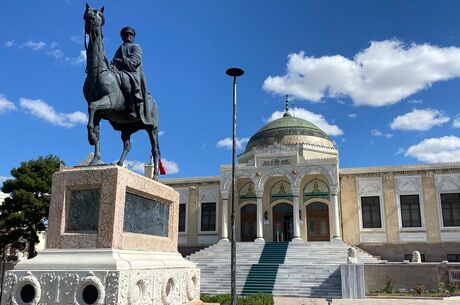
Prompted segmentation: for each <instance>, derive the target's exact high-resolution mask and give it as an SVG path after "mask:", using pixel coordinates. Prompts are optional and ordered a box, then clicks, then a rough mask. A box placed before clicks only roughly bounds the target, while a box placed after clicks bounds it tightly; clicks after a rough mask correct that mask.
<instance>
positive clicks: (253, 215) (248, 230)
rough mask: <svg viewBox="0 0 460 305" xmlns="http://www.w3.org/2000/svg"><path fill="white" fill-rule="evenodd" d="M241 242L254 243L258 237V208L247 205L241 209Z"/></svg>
mask: <svg viewBox="0 0 460 305" xmlns="http://www.w3.org/2000/svg"><path fill="white" fill-rule="evenodd" d="M240 219H241V241H254V240H255V239H256V237H257V206H256V205H255V204H247V205H245V206H243V207H242V208H241V213H240Z"/></svg>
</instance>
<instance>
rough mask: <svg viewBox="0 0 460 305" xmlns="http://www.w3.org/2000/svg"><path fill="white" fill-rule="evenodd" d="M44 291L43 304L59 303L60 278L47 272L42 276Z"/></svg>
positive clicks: (41, 281)
mask: <svg viewBox="0 0 460 305" xmlns="http://www.w3.org/2000/svg"><path fill="white" fill-rule="evenodd" d="M40 283H41V286H42V290H43V295H42V298H41V300H40V301H41V302H43V303H47V304H48V303H49V304H52V303H54V302H59V277H58V276H57V275H56V274H55V273H51V272H47V273H43V274H42V275H40Z"/></svg>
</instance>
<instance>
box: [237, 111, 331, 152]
mask: <svg viewBox="0 0 460 305" xmlns="http://www.w3.org/2000/svg"><path fill="white" fill-rule="evenodd" d="M274 143H278V144H281V145H290V144H311V145H317V146H324V147H331V148H333V147H334V144H333V143H332V141H331V139H330V138H329V137H328V135H327V134H326V133H325V132H324V131H322V130H321V129H320V128H319V127H318V126H316V125H315V124H313V123H311V122H309V121H307V120H304V119H301V118H296V117H293V116H292V115H290V114H289V113H288V112H286V113H285V114H284V116H283V117H282V118H279V119H276V120H273V121H271V122H270V123H268V124H267V125H265V126H264V127H262V128H261V129H259V130H258V131H257V132H256V133H255V134H254V135H253V136H252V137H251V139H249V142H248V145H247V146H246V152H249V151H251V150H252V149H253V148H254V147H264V146H269V145H272V144H274Z"/></svg>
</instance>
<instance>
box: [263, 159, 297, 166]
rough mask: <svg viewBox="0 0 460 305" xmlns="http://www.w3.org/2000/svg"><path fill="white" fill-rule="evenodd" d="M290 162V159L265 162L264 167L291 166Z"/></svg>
mask: <svg viewBox="0 0 460 305" xmlns="http://www.w3.org/2000/svg"><path fill="white" fill-rule="evenodd" d="M289 164H290V162H289V160H288V159H284V160H280V159H273V160H264V161H263V163H262V166H278V165H289Z"/></svg>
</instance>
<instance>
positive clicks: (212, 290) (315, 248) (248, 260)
mask: <svg viewBox="0 0 460 305" xmlns="http://www.w3.org/2000/svg"><path fill="white" fill-rule="evenodd" d="M348 248H349V246H348V245H347V244H345V243H343V242H319V243H316V242H315V243H265V244H263V243H262V244H259V243H237V249H236V250H237V251H236V254H237V257H236V260H237V266H236V268H237V269H236V270H237V274H236V285H237V293H238V294H251V293H257V292H267V293H271V294H273V295H278V296H302V297H328V296H329V297H341V277H340V269H339V267H340V264H344V263H346V260H347V256H348V254H347V252H348ZM357 254H358V261H359V262H372V263H376V262H378V260H377V259H375V258H374V257H372V256H371V255H369V254H368V253H366V252H364V251H362V250H359V249H358V251H357ZM189 259H190V260H191V261H193V262H195V263H197V266H198V268H200V270H201V292H202V293H203V294H216V293H229V292H230V243H228V242H226V243H224V242H219V243H217V244H215V245H213V246H211V247H209V248H206V249H203V250H201V251H199V252H197V253H194V254H192V255H191V256H189Z"/></svg>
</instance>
